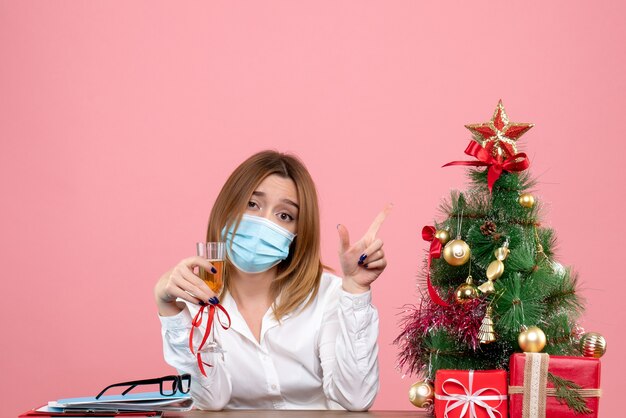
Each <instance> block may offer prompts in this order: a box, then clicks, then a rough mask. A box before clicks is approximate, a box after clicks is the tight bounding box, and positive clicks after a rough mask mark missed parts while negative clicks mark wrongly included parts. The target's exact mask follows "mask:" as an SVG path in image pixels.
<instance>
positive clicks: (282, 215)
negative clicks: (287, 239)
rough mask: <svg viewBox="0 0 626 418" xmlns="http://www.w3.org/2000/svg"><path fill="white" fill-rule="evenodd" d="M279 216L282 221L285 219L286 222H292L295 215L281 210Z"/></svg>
mask: <svg viewBox="0 0 626 418" xmlns="http://www.w3.org/2000/svg"><path fill="white" fill-rule="evenodd" d="M278 218H279V219H280V220H281V221H285V222H291V221H293V216H291V215H290V214H288V213H285V212H281V213H279V214H278Z"/></svg>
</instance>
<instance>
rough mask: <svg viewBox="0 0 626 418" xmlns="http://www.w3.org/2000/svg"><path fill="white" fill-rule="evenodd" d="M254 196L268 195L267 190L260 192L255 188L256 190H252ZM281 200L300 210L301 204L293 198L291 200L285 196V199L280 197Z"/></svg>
mask: <svg viewBox="0 0 626 418" xmlns="http://www.w3.org/2000/svg"><path fill="white" fill-rule="evenodd" d="M252 196H257V197H265V196H267V195H266V194H265V192H260V191H258V190H255V191H253V192H252ZM280 201H281V202H283V203H286V204H288V205H291V206H293V207H295V208H296V209H298V210H300V206H298V204H297V203H296V202H294V201H293V200H291V199H287V198H284V199H280Z"/></svg>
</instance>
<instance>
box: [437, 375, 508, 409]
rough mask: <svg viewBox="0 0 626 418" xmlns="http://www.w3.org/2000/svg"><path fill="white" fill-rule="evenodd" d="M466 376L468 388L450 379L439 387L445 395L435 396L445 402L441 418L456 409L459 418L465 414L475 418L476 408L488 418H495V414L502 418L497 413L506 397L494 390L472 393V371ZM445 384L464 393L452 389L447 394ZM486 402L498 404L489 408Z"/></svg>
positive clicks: (483, 389) (484, 389) (488, 389)
mask: <svg viewBox="0 0 626 418" xmlns="http://www.w3.org/2000/svg"><path fill="white" fill-rule="evenodd" d="M468 375H469V385H468V386H469V387H465V385H463V383H461V382H460V381H458V380H457V379H452V378H450V379H447V380H446V381H445V382H443V384H442V385H441V390H442V391H443V393H445V395H439V394H435V399H439V400H441V401H447V402H446V408H445V410H444V415H443V418H448V417H449V416H450V415H452V414H450V412H452V411H454V410H455V409H456V408H461V412H460V413H459V418H464V417H465V415H466V414H467V415H468V416H469V418H477V417H478V414H477V412H476V409H477V408H480V409H482V410H484V411H485V412H486V413H487V414H488V415H489V418H496V414H497V415H498V416H499V417H500V418H502V413H501V412H500V411H498V407H499V406H500V405H501V404H502V402H506V400H507V396H506V395H503V394H502V393H500V391H499V390H497V389H496V388H481V389H478V390H476V391H474V389H473V388H472V386H473V384H474V370H470V371H469V374H468ZM446 384H448V386H450V385H453V386H457V387H459V386H460V387H461V389H462V390H463V392H465V393H462V394H457V393H454V390H452V389H450V390H451V391H452V392H448V391H447V390H446ZM455 389H457V388H455ZM485 392H494V393H497V395H484V393H485ZM487 401H500V402H498V404H497V405H494V406H491V405H489V404H487Z"/></svg>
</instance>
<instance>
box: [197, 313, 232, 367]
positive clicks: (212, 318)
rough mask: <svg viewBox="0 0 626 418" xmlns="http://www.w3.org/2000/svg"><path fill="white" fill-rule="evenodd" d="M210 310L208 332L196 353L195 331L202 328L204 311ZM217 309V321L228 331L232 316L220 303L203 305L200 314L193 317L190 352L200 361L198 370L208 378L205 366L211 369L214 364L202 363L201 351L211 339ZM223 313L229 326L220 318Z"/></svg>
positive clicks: (205, 333)
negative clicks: (194, 345) (194, 344)
mask: <svg viewBox="0 0 626 418" xmlns="http://www.w3.org/2000/svg"><path fill="white" fill-rule="evenodd" d="M206 308H208V310H209V313H208V315H207V324H206V331H205V332H204V336H203V337H202V342H201V343H200V346H199V347H198V350H197V351H196V352H195V353H194V349H193V330H194V329H195V328H200V325H201V324H202V316H203V315H204V310H205V309H206ZM216 309H219V310H218V311H217V319H218V322H219V324H220V325H221V326H222V328H224V329H228V328H230V315H228V312H226V309H225V308H224V307H223V306H222V305H221V304H220V303H219V302H218V303H215V304H213V303H211V304H203V305H201V306H200V309H199V310H198V313H197V314H196V316H194V317H193V320H192V321H191V331H190V332H189V350H190V351H191V354H195V355H196V357H197V359H198V368H199V369H200V372H201V373H202V374H203V375H204V376H205V377H206V375H207V374H206V372H205V370H204V366H205V365H206V366H209V367H213V365H212V364H210V363H205V362H204V361H202V356H201V353H200V350H202V347H204V344H205V343H206V341H207V339H208V338H209V334H210V333H211V330H212V329H213V320H214V317H215V313H216ZM220 311H222V312H224V315H226V318H227V319H228V325H225V324H224V322H222V319H221V318H220V314H219V312H220Z"/></svg>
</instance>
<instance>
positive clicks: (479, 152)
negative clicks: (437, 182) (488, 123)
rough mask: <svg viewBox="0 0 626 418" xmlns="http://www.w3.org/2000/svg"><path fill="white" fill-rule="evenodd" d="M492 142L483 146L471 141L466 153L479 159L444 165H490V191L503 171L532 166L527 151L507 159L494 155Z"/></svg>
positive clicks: (518, 169)
mask: <svg viewBox="0 0 626 418" xmlns="http://www.w3.org/2000/svg"><path fill="white" fill-rule="evenodd" d="M490 144H493V143H492V142H490V143H488V144H487V147H483V146H482V145H480V144H479V143H478V142H476V141H471V142H470V143H469V145H468V146H467V148H465V153H466V154H467V155H469V156H472V157H475V158H477V159H478V161H452V162H451V163H448V164H445V165H444V166H443V167H448V166H453V165H464V166H473V167H489V169H488V172H487V185H488V186H489V191H491V190H492V188H493V185H494V183H495V182H496V181H497V180H498V179H499V178H500V176H501V175H502V172H503V171H508V172H511V171H524V170H526V169H527V168H528V167H529V166H530V161H529V160H528V157H527V156H526V154H525V153H523V152H520V153H519V154H515V155H513V156H511V157H509V158H507V159H503V158H502V157H501V156H500V155H498V156H497V157H494V156H493V154H492V149H493V146H492V145H490Z"/></svg>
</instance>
